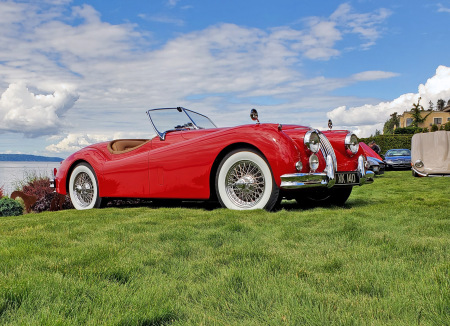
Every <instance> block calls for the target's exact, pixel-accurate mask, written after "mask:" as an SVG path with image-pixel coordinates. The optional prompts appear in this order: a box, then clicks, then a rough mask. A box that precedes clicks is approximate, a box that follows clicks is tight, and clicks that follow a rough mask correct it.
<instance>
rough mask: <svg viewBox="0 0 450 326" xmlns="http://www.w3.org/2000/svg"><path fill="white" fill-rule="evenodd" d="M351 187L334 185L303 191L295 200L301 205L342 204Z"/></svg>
mask: <svg viewBox="0 0 450 326" xmlns="http://www.w3.org/2000/svg"><path fill="white" fill-rule="evenodd" d="M352 189H353V187H334V188H331V189H321V190H319V191H317V192H314V193H307V194H306V193H305V194H303V195H302V196H297V197H296V198H295V200H296V201H297V203H298V204H299V205H301V206H306V207H311V206H327V205H335V206H343V205H344V204H345V202H346V201H347V199H348V197H350V194H351V193H352Z"/></svg>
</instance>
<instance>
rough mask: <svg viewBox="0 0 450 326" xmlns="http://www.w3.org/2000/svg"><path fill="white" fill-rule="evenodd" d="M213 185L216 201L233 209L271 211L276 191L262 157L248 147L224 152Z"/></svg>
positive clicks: (268, 167) (268, 168)
mask: <svg viewBox="0 0 450 326" xmlns="http://www.w3.org/2000/svg"><path fill="white" fill-rule="evenodd" d="M215 186H216V195H217V198H218V200H219V202H220V204H221V205H222V206H223V207H226V208H229V209H236V210H247V209H266V210H272V209H273V208H274V207H275V205H276V204H277V201H278V199H279V193H280V190H279V188H278V186H277V185H276V183H275V181H274V180H273V176H272V171H271V169H270V166H269V164H268V163H267V161H266V159H265V158H264V156H263V155H262V154H261V153H260V152H259V151H257V150H255V149H250V148H241V149H235V150H234V151H231V152H230V153H228V154H227V155H225V157H224V158H223V159H222V161H221V163H220V165H219V167H218V169H217V173H216V182H215Z"/></svg>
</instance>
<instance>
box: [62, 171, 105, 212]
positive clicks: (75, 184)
mask: <svg viewBox="0 0 450 326" xmlns="http://www.w3.org/2000/svg"><path fill="white" fill-rule="evenodd" d="M69 195H70V199H71V201H72V204H73V206H74V207H75V208H76V209H79V210H82V209H91V208H99V207H100V204H101V198H100V196H99V190H98V182H97V177H96V176H95V172H94V169H93V168H92V167H91V166H90V165H89V164H87V163H80V164H78V165H77V166H76V167H75V169H74V170H73V171H72V174H71V175H70V179H69Z"/></svg>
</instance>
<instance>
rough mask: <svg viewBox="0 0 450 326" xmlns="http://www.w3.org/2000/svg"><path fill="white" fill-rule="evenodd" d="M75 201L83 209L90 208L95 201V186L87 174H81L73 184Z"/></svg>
mask: <svg viewBox="0 0 450 326" xmlns="http://www.w3.org/2000/svg"><path fill="white" fill-rule="evenodd" d="M73 193H74V194H75V200H76V201H77V202H78V204H80V206H82V207H88V206H89V205H90V204H91V203H92V200H93V199H94V184H93V182H92V179H91V178H90V176H89V175H88V174H87V173H86V172H81V173H79V174H77V176H76V177H75V181H74V183H73Z"/></svg>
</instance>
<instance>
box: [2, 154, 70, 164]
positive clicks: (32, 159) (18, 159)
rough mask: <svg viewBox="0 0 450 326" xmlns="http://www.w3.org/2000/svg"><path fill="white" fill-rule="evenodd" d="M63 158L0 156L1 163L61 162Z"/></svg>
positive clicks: (22, 155) (25, 155)
mask: <svg viewBox="0 0 450 326" xmlns="http://www.w3.org/2000/svg"><path fill="white" fill-rule="evenodd" d="M63 160H64V159H63V158H60V157H48V156H39V155H29V154H0V162H61V161H63Z"/></svg>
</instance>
